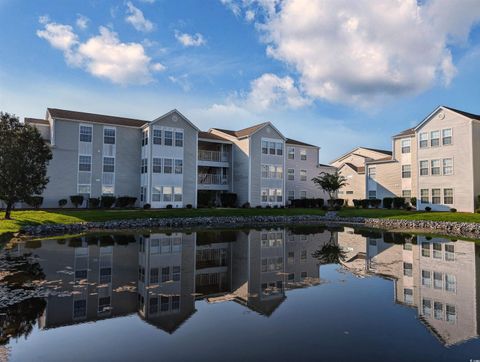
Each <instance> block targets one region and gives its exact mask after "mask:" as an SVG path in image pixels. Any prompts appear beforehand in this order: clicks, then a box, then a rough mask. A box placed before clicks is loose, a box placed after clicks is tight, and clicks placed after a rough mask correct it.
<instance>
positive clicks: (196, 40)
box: [175, 30, 207, 47]
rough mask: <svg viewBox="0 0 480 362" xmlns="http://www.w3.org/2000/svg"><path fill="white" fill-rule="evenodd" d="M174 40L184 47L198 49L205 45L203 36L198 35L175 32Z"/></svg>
mask: <svg viewBox="0 0 480 362" xmlns="http://www.w3.org/2000/svg"><path fill="white" fill-rule="evenodd" d="M175 38H176V39H177V40H178V41H179V42H180V43H181V44H182V45H183V46H185V47H199V46H201V45H205V44H206V43H207V41H206V40H205V38H204V37H203V35H202V34H200V33H195V34H187V33H181V32H180V31H178V30H175Z"/></svg>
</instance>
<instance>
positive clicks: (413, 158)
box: [393, 135, 418, 197]
mask: <svg viewBox="0 0 480 362" xmlns="http://www.w3.org/2000/svg"><path fill="white" fill-rule="evenodd" d="M404 140H410V153H402V141H404ZM393 157H394V159H395V160H397V161H398V162H399V163H400V172H401V171H402V165H411V177H410V178H401V175H400V178H401V180H400V181H401V189H402V193H400V194H399V196H405V192H404V191H407V192H408V191H410V195H411V197H417V196H418V195H417V180H418V167H416V165H417V164H418V163H417V138H416V136H415V135H409V136H405V137H398V138H394V139H393Z"/></svg>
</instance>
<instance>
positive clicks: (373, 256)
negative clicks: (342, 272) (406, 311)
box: [339, 230, 480, 345]
mask: <svg viewBox="0 0 480 362" xmlns="http://www.w3.org/2000/svg"><path fill="white" fill-rule="evenodd" d="M376 234H377V235H375V233H368V232H365V233H363V234H362V233H358V232H357V233H355V232H354V231H353V230H346V233H342V234H340V235H339V244H340V245H341V246H342V247H344V249H345V250H347V252H348V256H347V259H346V261H345V263H344V265H345V266H346V267H347V268H349V269H350V270H352V271H353V272H355V273H356V274H357V275H368V274H377V275H383V276H385V277H387V278H390V279H393V280H394V286H395V301H396V302H397V303H400V304H403V305H406V306H409V307H412V308H416V309H417V312H418V317H419V319H420V321H421V322H422V323H424V325H425V326H426V327H427V328H428V329H429V330H430V331H431V332H432V334H433V335H435V336H436V337H437V338H438V339H439V340H440V341H441V342H442V343H443V344H444V345H453V344H458V343H461V342H464V341H466V340H468V339H471V338H474V337H477V336H478V334H479V325H478V323H479V322H480V314H479V311H478V310H477V298H479V297H480V296H479V291H480V285H479V284H480V279H479V278H480V246H479V245H478V244H476V243H473V242H469V241H461V240H457V241H451V240H449V239H446V238H437V237H433V238H431V237H425V236H413V235H403V236H402V234H392V233H376ZM386 241H388V242H386ZM395 242H400V243H399V244H395ZM479 306H480V304H479Z"/></svg>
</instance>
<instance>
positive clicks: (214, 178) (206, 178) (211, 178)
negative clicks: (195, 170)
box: [198, 173, 228, 185]
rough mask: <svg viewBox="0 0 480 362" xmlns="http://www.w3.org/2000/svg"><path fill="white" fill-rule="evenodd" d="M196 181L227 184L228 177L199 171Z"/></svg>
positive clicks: (207, 183)
mask: <svg viewBox="0 0 480 362" xmlns="http://www.w3.org/2000/svg"><path fill="white" fill-rule="evenodd" d="M198 183H199V184H201V185H228V177H227V176H224V175H216V174H211V173H199V174H198Z"/></svg>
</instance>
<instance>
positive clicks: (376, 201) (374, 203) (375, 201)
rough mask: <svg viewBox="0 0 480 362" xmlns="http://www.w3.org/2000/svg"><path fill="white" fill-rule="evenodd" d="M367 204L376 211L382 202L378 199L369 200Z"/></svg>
mask: <svg viewBox="0 0 480 362" xmlns="http://www.w3.org/2000/svg"><path fill="white" fill-rule="evenodd" d="M368 203H369V205H370V206H371V207H374V208H376V209H378V208H379V207H380V204H381V203H382V200H380V199H370V200H368Z"/></svg>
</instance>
